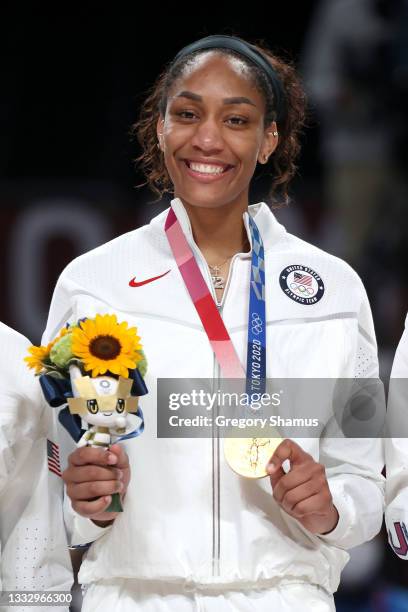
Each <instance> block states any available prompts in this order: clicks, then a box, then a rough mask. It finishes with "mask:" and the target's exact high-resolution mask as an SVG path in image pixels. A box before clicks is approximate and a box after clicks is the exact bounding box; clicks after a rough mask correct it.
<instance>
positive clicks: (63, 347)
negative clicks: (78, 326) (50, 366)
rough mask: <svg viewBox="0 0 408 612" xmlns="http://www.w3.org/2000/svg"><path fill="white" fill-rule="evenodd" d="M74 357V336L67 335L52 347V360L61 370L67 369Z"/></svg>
mask: <svg viewBox="0 0 408 612" xmlns="http://www.w3.org/2000/svg"><path fill="white" fill-rule="evenodd" d="M72 357H73V354H72V334H66V335H65V336H63V337H62V338H61V339H60V340H58V342H56V343H55V344H54V346H53V347H52V349H51V352H50V359H51V361H52V363H54V364H55V365H56V366H58V367H59V368H65V367H67V365H68V362H69V360H70V359H72Z"/></svg>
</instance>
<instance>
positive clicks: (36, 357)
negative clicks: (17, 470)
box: [24, 327, 69, 374]
mask: <svg viewBox="0 0 408 612" xmlns="http://www.w3.org/2000/svg"><path fill="white" fill-rule="evenodd" d="M68 331H69V328H67V327H63V328H62V329H61V331H60V333H59V334H58V336H57V337H56V338H54V340H53V341H52V342H50V343H49V344H47V346H34V345H33V346H30V348H29V349H28V352H29V353H30V355H29V356H28V357H24V361H26V362H27V365H28V367H29V368H32V369H33V370H35V373H36V374H41V373H42V372H43V370H45V369H46V367H47V365H49V361H50V353H51V349H52V347H53V346H54V344H56V342H58V340H60V339H61V338H62V337H63V336H65V335H66V334H67V333H68Z"/></svg>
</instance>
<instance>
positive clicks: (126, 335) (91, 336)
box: [72, 314, 142, 378]
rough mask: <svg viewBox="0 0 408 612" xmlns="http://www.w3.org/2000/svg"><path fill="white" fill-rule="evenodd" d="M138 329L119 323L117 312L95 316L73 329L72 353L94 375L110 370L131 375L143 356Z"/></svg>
mask: <svg viewBox="0 0 408 612" xmlns="http://www.w3.org/2000/svg"><path fill="white" fill-rule="evenodd" d="M136 331H137V330H136V328H135V327H130V328H128V324H127V323H126V322H125V321H124V322H123V323H118V321H117V319H116V315H108V314H107V315H96V317H95V318H94V319H86V320H85V321H80V323H79V326H78V327H75V328H74V329H73V330H72V353H73V355H74V357H78V359H80V360H81V361H82V362H83V364H84V368H85V370H86V371H92V376H98V375H99V374H105V373H106V372H111V373H112V374H118V375H120V376H123V377H124V378H128V376H129V372H128V370H129V369H132V370H133V369H134V368H136V366H137V363H138V361H140V360H141V358H142V357H141V355H140V352H138V351H140V350H141V348H142V346H141V344H140V343H139V340H140V337H139V336H137V334H136Z"/></svg>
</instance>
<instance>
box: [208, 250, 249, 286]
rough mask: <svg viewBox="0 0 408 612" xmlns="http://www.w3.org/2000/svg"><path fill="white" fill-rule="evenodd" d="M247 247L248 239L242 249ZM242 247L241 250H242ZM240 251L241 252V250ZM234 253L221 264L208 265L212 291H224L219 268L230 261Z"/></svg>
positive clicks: (223, 281) (222, 278) (223, 279)
mask: <svg viewBox="0 0 408 612" xmlns="http://www.w3.org/2000/svg"><path fill="white" fill-rule="evenodd" d="M247 245H248V246H249V241H248V238H247V239H246V241H245V244H244V247H246V246H247ZM244 247H243V249H244ZM243 249H242V250H243ZM234 255H235V253H233V254H232V255H230V256H229V257H227V259H225V260H224V261H223V262H221V263H219V264H214V265H210V264H208V267H209V269H210V273H211V280H212V284H213V286H214V289H224V287H225V278H224V277H223V276H221V274H220V271H221V270H220V269H221V267H222V266H223V265H224V264H226V263H227V261H229V260H230V259H232V257H234Z"/></svg>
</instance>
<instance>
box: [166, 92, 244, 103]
mask: <svg viewBox="0 0 408 612" xmlns="http://www.w3.org/2000/svg"><path fill="white" fill-rule="evenodd" d="M175 97H176V98H188V99H189V100H194V101H195V102H202V101H203V97H202V96H199V95H198V94H195V93H193V92H192V91H181V92H180V93H179V94H177V96H175ZM223 104H250V105H251V106H256V104H255V102H253V101H252V100H250V99H249V98H245V97H244V96H235V97H233V98H224V99H223Z"/></svg>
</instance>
